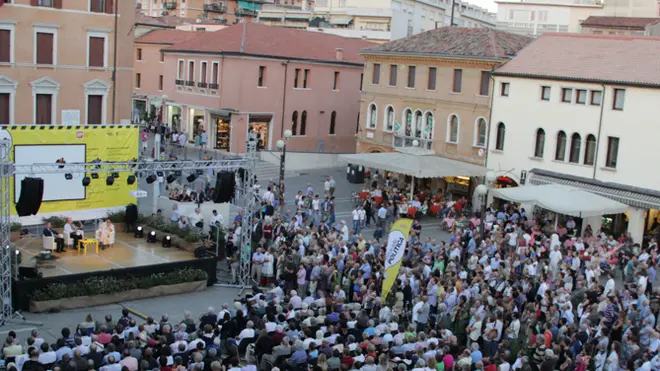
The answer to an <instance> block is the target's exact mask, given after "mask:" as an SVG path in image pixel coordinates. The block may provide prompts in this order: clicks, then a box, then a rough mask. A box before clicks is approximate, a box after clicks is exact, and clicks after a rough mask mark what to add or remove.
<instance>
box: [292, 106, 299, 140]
mask: <svg viewBox="0 0 660 371" xmlns="http://www.w3.org/2000/svg"><path fill="white" fill-rule="evenodd" d="M291 133H293V135H296V134H298V111H293V115H291Z"/></svg>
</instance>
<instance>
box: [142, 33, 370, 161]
mask: <svg viewBox="0 0 660 371" xmlns="http://www.w3.org/2000/svg"><path fill="white" fill-rule="evenodd" d="M181 32H185V31H181ZM177 38H178V39H179V40H181V39H186V40H183V41H180V42H173V40H175V39H177ZM169 43H173V45H171V46H167V44H169ZM135 45H136V46H135V48H136V57H137V49H138V48H140V49H141V53H140V56H139V57H140V58H142V61H141V63H140V64H142V67H139V68H138V67H136V71H138V70H140V72H136V74H137V73H139V74H140V76H139V77H137V76H136V78H135V90H134V93H135V95H142V96H147V95H150V96H156V97H164V96H165V98H166V99H165V100H164V102H163V114H164V115H163V120H164V121H165V122H167V124H168V125H170V126H172V127H173V128H174V129H177V130H183V131H184V132H186V134H187V135H188V138H189V140H191V141H193V140H194V137H195V135H196V134H197V133H198V132H200V131H201V130H204V131H206V133H208V138H209V147H211V148H217V149H223V150H227V151H229V152H233V153H240V152H243V151H244V149H245V141H246V139H247V133H248V130H249V128H252V129H253V130H255V131H258V132H259V133H260V144H261V146H262V148H264V149H275V142H276V141H277V140H278V139H280V138H282V137H283V133H284V130H287V129H290V130H292V131H293V133H294V136H293V138H291V140H290V141H289V145H288V148H289V149H290V150H294V151H310V152H354V151H355V132H356V127H357V124H358V120H359V117H358V116H359V111H360V90H361V83H362V71H363V59H362V57H361V56H360V55H359V50H360V49H363V48H367V47H369V46H372V44H371V43H369V42H366V41H362V40H355V39H346V38H342V37H338V36H334V35H325V34H322V33H315V32H307V31H301V30H294V29H288V28H280V27H271V26H264V25H260V24H253V23H244V24H237V25H233V26H231V27H228V28H226V29H224V30H220V31H216V32H196V33H195V37H192V38H186V37H185V36H174V35H173V34H172V31H153V32H151V33H149V34H147V35H144V36H142V37H140V38H138V39H137V40H136V43H135ZM147 45H148V46H147ZM154 46H158V47H160V49H159V50H160V51H162V57H161V53H160V51H159V52H155V51H150V52H146V50H147V49H153V48H154ZM161 58H162V63H161ZM152 59H153V60H152ZM152 75H153V76H152ZM160 76H164V77H163V78H162V80H161V77H160ZM138 80H139V81H138ZM147 85H148V86H147ZM157 100H158V99H157Z"/></svg>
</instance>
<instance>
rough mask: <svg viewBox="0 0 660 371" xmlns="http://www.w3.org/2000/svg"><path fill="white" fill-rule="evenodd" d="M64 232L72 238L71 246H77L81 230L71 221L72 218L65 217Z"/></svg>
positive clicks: (75, 247) (80, 237)
mask: <svg viewBox="0 0 660 371" xmlns="http://www.w3.org/2000/svg"><path fill="white" fill-rule="evenodd" d="M64 233H65V234H67V235H68V236H69V237H71V238H72V239H73V248H74V249H77V248H78V241H80V240H81V239H82V236H83V234H82V231H81V230H80V229H79V227H78V226H77V225H76V224H75V223H74V222H73V219H72V218H70V217H69V218H66V224H65V225H64Z"/></svg>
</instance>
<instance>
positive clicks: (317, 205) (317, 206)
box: [312, 195, 321, 227]
mask: <svg viewBox="0 0 660 371" xmlns="http://www.w3.org/2000/svg"><path fill="white" fill-rule="evenodd" d="M312 216H313V220H314V226H315V227H318V226H319V222H320V221H321V200H320V199H319V195H316V196H314V199H313V200H312Z"/></svg>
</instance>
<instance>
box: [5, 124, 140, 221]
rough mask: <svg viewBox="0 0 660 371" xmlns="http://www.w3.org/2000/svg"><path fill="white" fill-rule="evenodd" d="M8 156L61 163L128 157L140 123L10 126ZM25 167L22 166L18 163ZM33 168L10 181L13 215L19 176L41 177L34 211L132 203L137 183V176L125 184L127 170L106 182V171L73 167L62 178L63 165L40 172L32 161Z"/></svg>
mask: <svg viewBox="0 0 660 371" xmlns="http://www.w3.org/2000/svg"><path fill="white" fill-rule="evenodd" d="M6 130H7V132H8V133H9V134H10V136H11V141H12V148H11V154H10V156H11V159H12V161H13V162H14V163H15V164H16V165H17V166H20V165H32V164H50V163H55V162H57V161H58V160H60V159H63V160H64V161H65V163H68V164H72V163H84V162H87V163H89V162H96V161H99V162H127V161H133V160H135V159H136V158H137V156H138V147H139V145H138V141H139V136H140V129H139V128H138V127H137V126H133V125H116V126H115V125H108V126H36V125H27V126H9V127H6ZM21 169H24V167H21ZM33 169H34V173H32V174H25V173H21V174H17V175H16V176H15V178H14V182H13V184H12V200H13V203H14V205H12V208H11V209H12V214H13V215H16V208H15V207H14V206H15V203H16V202H17V201H18V198H19V196H20V187H21V181H22V180H23V179H24V178H26V177H34V178H42V179H43V180H44V193H43V199H42V203H41V208H40V209H39V214H50V215H53V213H61V215H68V213H67V212H71V211H74V212H75V211H83V210H91V209H105V208H112V207H118V206H125V205H127V204H129V203H135V197H132V196H131V195H130V192H131V191H132V190H135V189H137V182H135V183H133V184H132V185H129V184H127V180H126V179H127V177H128V176H129V175H131V174H129V173H120V174H119V178H116V179H115V182H114V184H113V185H111V186H108V185H106V178H107V177H108V176H110V175H111V174H110V173H100V174H99V176H98V178H96V179H95V178H92V176H91V174H84V173H76V172H74V171H75V170H72V173H71V179H66V178H67V177H66V176H65V170H66V168H65V169H64V170H63V171H62V172H61V173H58V174H47V173H39V168H38V167H34V168H33ZM85 176H87V177H90V178H91V182H90V184H89V185H88V186H87V187H85V186H83V184H82V179H83V177H85Z"/></svg>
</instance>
